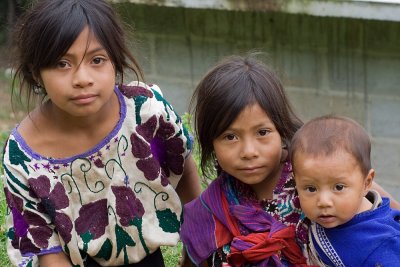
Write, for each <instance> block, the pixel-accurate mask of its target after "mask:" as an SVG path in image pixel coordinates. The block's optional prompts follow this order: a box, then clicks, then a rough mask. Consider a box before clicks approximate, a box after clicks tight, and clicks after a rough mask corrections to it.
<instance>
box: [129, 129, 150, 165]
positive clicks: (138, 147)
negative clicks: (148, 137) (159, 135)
mask: <svg viewBox="0 0 400 267" xmlns="http://www.w3.org/2000/svg"><path fill="white" fill-rule="evenodd" d="M131 144H132V154H133V156H135V157H137V158H141V159H143V158H147V157H149V156H150V155H151V151H150V148H149V145H148V144H147V143H146V142H144V141H143V140H142V139H141V138H139V137H138V136H137V135H136V134H135V133H133V134H132V135H131Z"/></svg>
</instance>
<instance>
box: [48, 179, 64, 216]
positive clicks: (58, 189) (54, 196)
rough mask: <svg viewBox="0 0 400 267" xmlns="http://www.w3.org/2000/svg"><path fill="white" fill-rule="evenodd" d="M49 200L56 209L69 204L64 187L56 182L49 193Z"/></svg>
mask: <svg viewBox="0 0 400 267" xmlns="http://www.w3.org/2000/svg"><path fill="white" fill-rule="evenodd" d="M49 200H50V201H51V202H52V203H53V205H54V208H55V209H57V210H60V209H65V208H66V207H68V206H69V199H68V197H67V194H66V193H65V188H64V186H63V185H62V184H61V183H57V184H56V185H55V186H54V188H53V190H52V191H51V193H50V196H49Z"/></svg>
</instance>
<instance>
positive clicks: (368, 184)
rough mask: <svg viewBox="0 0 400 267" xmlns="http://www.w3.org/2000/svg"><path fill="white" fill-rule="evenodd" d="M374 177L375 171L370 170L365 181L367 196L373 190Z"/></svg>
mask: <svg viewBox="0 0 400 267" xmlns="http://www.w3.org/2000/svg"><path fill="white" fill-rule="evenodd" d="M374 177H375V170H374V169H370V170H369V172H368V174H367V177H366V178H365V180H364V193H365V195H366V194H367V193H368V191H369V190H370V189H371V186H372V181H373V180H374Z"/></svg>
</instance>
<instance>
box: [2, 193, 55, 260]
mask: <svg viewBox="0 0 400 267" xmlns="http://www.w3.org/2000/svg"><path fill="white" fill-rule="evenodd" d="M4 192H5V196H6V199H7V203H8V206H9V208H10V210H11V213H12V216H13V222H14V227H13V228H11V229H9V231H8V234H7V235H8V237H9V238H10V239H11V245H12V246H13V247H14V248H16V249H19V250H20V251H21V253H22V254H26V253H39V252H40V249H39V248H38V247H37V246H36V245H38V246H39V247H41V248H46V247H47V246H48V239H49V238H50V237H51V235H52V233H53V231H52V230H51V229H50V228H49V227H48V226H47V223H46V221H45V220H44V219H43V218H42V217H40V216H39V215H37V214H36V213H33V212H31V211H29V210H25V211H23V200H22V199H21V198H19V197H17V196H15V195H13V194H11V193H10V191H8V189H7V188H5V189H4ZM28 233H29V234H30V235H31V236H32V239H33V241H34V242H35V244H36V245H34V244H33V243H32V241H31V240H30V239H29V237H28Z"/></svg>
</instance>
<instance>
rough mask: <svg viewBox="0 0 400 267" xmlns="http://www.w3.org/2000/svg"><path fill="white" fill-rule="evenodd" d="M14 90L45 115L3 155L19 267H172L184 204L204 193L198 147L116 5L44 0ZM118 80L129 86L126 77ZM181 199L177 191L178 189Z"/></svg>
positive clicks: (20, 33) (21, 42)
mask: <svg viewBox="0 0 400 267" xmlns="http://www.w3.org/2000/svg"><path fill="white" fill-rule="evenodd" d="M16 37H17V49H18V51H19V58H18V59H19V62H18V64H19V65H18V68H17V71H16V74H15V75H16V76H15V79H14V81H19V82H20V93H23V92H24V90H26V92H27V96H28V101H29V100H32V99H33V96H34V95H35V94H36V95H37V96H38V97H39V98H40V99H42V101H41V103H40V105H39V106H38V107H37V108H35V109H34V110H33V111H32V112H30V114H29V115H28V116H27V117H26V118H25V119H24V120H23V121H22V122H21V123H20V124H19V125H18V126H17V127H16V128H15V129H13V131H12V133H11V134H10V137H9V139H8V142H7V144H6V146H5V149H4V158H3V165H4V172H5V181H4V186H5V194H6V199H7V204H8V207H9V210H10V213H9V214H8V217H7V225H8V233H7V237H8V241H9V242H8V253H9V257H10V260H11V261H12V262H13V264H15V265H18V266H38V265H39V264H40V266H42V267H43V266H44V267H45V266H82V267H83V266H122V265H124V266H164V263H163V258H162V255H161V252H160V249H159V247H160V246H161V245H175V244H176V243H177V241H178V240H179V234H178V231H179V228H180V223H181V213H182V208H181V200H182V201H183V202H187V201H189V200H191V199H193V198H194V197H196V196H197V195H198V194H199V192H200V189H199V188H200V187H199V182H198V175H197V172H196V168H195V165H194V163H193V160H192V159H191V157H190V147H191V141H190V139H189V138H188V134H187V132H186V131H185V129H183V128H182V124H181V120H180V118H179V116H178V115H177V114H176V113H175V112H174V110H173V109H172V107H171V106H170V105H169V104H168V102H166V100H165V99H164V98H163V97H162V94H161V92H160V91H159V89H158V87H157V86H154V85H153V86H147V85H145V84H144V83H141V82H134V83H133V84H131V85H129V86H126V85H122V82H121V84H118V85H116V83H119V82H120V81H122V78H123V74H124V71H125V70H132V71H134V73H135V74H136V76H137V77H138V78H141V71H140V68H139V66H138V64H137V63H136V61H135V59H134V57H133V56H132V55H131V54H130V52H129V50H128V49H127V47H126V45H125V40H124V35H123V32H122V29H121V26H120V22H119V21H118V20H117V17H116V15H115V13H114V12H113V10H112V8H111V7H110V5H109V4H108V3H107V2H106V1H105V0H41V1H38V3H37V4H36V5H35V6H33V8H32V9H31V10H30V11H28V12H27V13H26V14H25V15H24V17H23V18H22V21H21V24H20V25H19V28H18V29H17V36H16ZM117 77H119V78H117ZM175 189H176V190H175Z"/></svg>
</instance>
